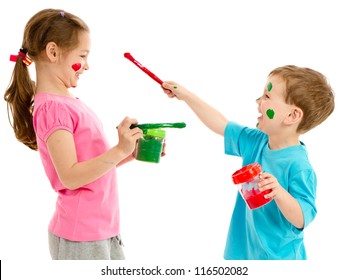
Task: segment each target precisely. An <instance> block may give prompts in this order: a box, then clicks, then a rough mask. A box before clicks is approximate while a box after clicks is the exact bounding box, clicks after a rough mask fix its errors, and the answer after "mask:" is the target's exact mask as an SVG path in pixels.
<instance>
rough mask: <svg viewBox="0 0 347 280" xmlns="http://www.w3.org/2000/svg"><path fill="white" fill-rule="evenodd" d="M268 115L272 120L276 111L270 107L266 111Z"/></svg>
mask: <svg viewBox="0 0 347 280" xmlns="http://www.w3.org/2000/svg"><path fill="white" fill-rule="evenodd" d="M266 115H267V116H268V117H269V119H270V120H272V119H273V118H274V116H275V111H274V110H272V109H268V110H267V111H266Z"/></svg>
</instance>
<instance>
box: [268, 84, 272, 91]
mask: <svg viewBox="0 0 347 280" xmlns="http://www.w3.org/2000/svg"><path fill="white" fill-rule="evenodd" d="M271 90H272V83H271V82H269V83H268V84H267V91H268V92H270V91H271Z"/></svg>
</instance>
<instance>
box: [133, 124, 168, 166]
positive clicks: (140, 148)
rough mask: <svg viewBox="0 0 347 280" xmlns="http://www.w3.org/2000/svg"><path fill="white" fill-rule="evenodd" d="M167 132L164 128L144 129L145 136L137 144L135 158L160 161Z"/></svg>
mask: <svg viewBox="0 0 347 280" xmlns="http://www.w3.org/2000/svg"><path fill="white" fill-rule="evenodd" d="M165 136H166V132H165V130H163V129H144V130H143V137H142V138H140V139H139V140H138V142H137V145H136V156H135V158H136V159H137V160H140V161H147V162H154V163H159V161H160V157H161V153H162V151H163V144H164V141H165Z"/></svg>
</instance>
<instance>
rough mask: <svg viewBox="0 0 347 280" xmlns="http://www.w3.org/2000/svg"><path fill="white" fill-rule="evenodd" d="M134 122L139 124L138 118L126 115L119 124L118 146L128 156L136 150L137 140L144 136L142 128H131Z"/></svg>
mask: <svg viewBox="0 0 347 280" xmlns="http://www.w3.org/2000/svg"><path fill="white" fill-rule="evenodd" d="M132 124H137V120H136V119H132V118H129V117H125V118H124V119H123V120H122V122H121V123H120V124H119V125H118V126H117V128H118V138H119V142H118V145H117V146H118V148H119V150H121V151H122V152H123V154H124V157H127V156H129V155H131V153H133V151H134V150H135V145H136V141H137V140H138V139H139V138H141V137H142V136H143V133H142V130H141V129H140V128H138V127H135V128H133V129H130V126H131V125H132Z"/></svg>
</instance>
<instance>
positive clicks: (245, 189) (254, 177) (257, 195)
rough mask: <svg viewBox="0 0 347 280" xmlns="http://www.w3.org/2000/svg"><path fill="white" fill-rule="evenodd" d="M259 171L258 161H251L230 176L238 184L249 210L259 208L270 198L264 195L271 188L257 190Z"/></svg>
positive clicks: (260, 170)
mask: <svg viewBox="0 0 347 280" xmlns="http://www.w3.org/2000/svg"><path fill="white" fill-rule="evenodd" d="M261 172H262V169H261V166H260V165H259V163H252V164H249V165H246V166H244V167H242V168H241V169H239V170H237V171H236V172H234V174H233V175H232V176H231V178H232V180H233V182H234V184H235V185H237V186H238V188H239V191H240V194H241V196H242V197H243V199H244V200H245V201H246V203H247V205H248V207H249V209H251V210H254V209H256V208H259V207H261V206H263V205H265V204H267V203H269V202H270V201H271V200H272V197H271V198H265V197H264V195H265V194H268V193H269V192H271V190H266V191H263V192H260V191H259V187H258V183H259V182H260V181H261V179H260V176H259V175H260V174H261Z"/></svg>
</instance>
